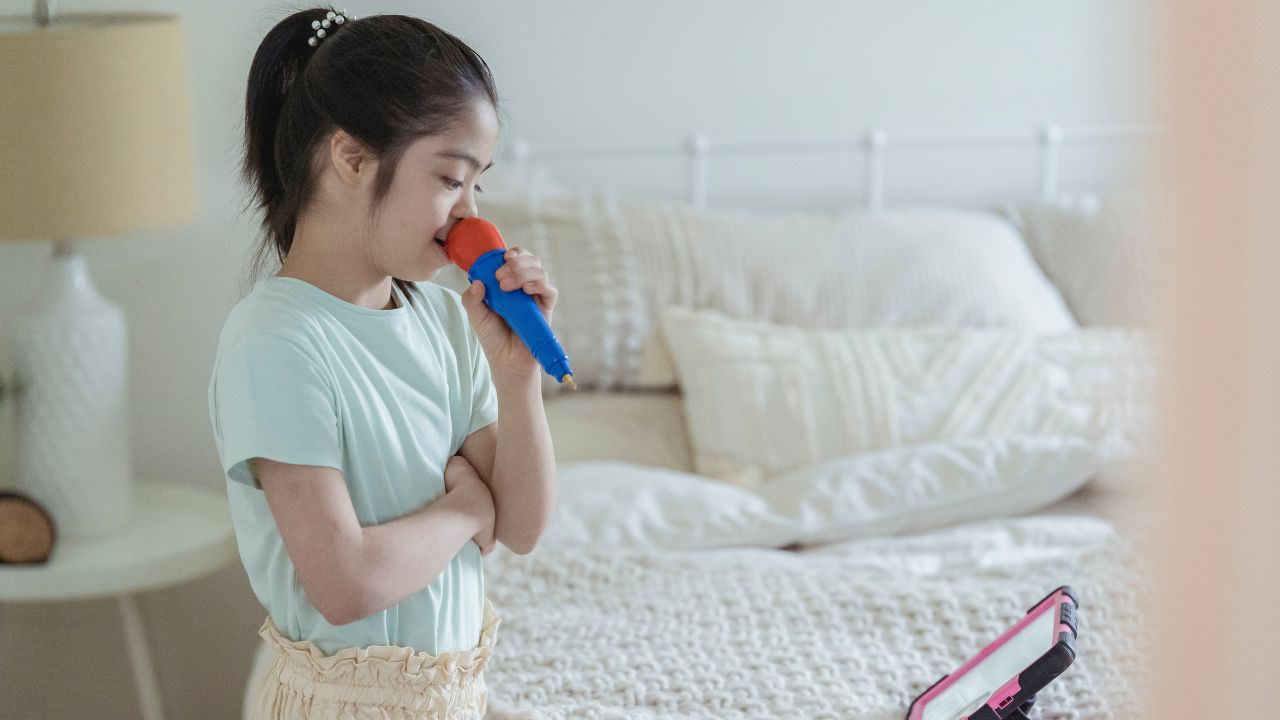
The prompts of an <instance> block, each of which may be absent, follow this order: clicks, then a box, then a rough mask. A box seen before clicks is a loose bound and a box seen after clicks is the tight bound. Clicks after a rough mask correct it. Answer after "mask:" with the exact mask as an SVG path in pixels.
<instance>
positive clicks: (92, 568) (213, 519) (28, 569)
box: [0, 482, 236, 720]
mask: <svg viewBox="0 0 1280 720" xmlns="http://www.w3.org/2000/svg"><path fill="white" fill-rule="evenodd" d="M134 493H135V495H134V505H133V512H132V515H131V516H130V518H129V522H128V524H126V525H125V526H124V527H122V528H120V529H119V530H117V531H114V532H111V533H107V534H104V535H96V536H92V537H84V538H66V539H64V538H58V540H57V542H56V544H55V545H54V547H53V554H52V556H51V557H50V559H49V562H48V563H46V564H44V565H0V602H53V601H63V600H86V599H90V598H99V597H110V596H115V598H116V604H117V606H118V607H119V610H120V620H121V622H122V623H123V626H124V637H125V642H126V643H127V644H128V649H129V660H130V662H131V663H132V665H133V677H134V683H135V686H136V689H137V692H138V702H139V704H140V706H141V708H142V717H143V718H144V720H162V718H163V716H164V711H163V706H162V704H161V702H160V687H159V684H158V683H157V682H156V674H155V667H154V665H153V664H152V660H151V650H150V647H149V646H148V645H147V638H146V632H145V630H144V627H143V623H142V616H141V614H140V613H139V612H138V603H137V595H138V593H142V592H145V591H147V590H155V589H157V588H162V587H168V586H170V585H177V584H179V583H183V582H187V581H189V580H194V579H196V578H198V577H200V576H202V575H205V574H208V573H210V572H212V571H214V570H217V569H218V568H220V567H222V566H223V565H225V564H226V563H228V562H230V561H231V560H233V559H235V557H236V545H235V535H234V532H233V530H232V526H231V515H230V512H229V510H228V509H227V500H226V497H225V496H224V495H222V494H221V493H215V492H212V491H209V490H204V489H201V488H196V487H190V486H187V485H178V484H174V483H161V482H137V483H135V484H134ZM55 522H56V519H55Z"/></svg>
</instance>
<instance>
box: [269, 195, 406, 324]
mask: <svg viewBox="0 0 1280 720" xmlns="http://www.w3.org/2000/svg"><path fill="white" fill-rule="evenodd" d="M356 232H357V231H356V229H355V228H343V227H340V226H338V225H336V224H334V223H329V222H327V221H326V222H318V221H317V219H316V218H313V217H311V216H310V215H308V214H305V213H304V214H303V215H301V216H300V217H299V218H298V223H297V226H296V227H295V229H294V233H293V243H292V244H291V245H290V247H289V254H288V255H286V256H285V259H284V262H283V263H281V265H280V271H279V272H277V273H276V276H277V277H291V278H296V279H298V280H302V281H304V282H307V283H310V284H311V285H314V286H316V287H318V288H320V289H321V290H324V291H325V292H327V293H329V294H330V295H333V296H334V297H337V298H339V299H341V300H345V301H346V302H349V303H351V304H352V305H359V306H360V307H366V308H370V309H374V310H390V309H393V308H395V307H397V305H396V301H395V294H394V293H393V292H392V290H391V285H392V279H391V276H390V275H382V274H380V273H378V272H377V270H375V269H373V268H372V267H370V264H369V259H368V257H366V256H364V255H363V254H362V253H361V252H360V248H363V247H365V246H366V244H365V243H362V242H359V241H355V240H353V238H355V237H356Z"/></svg>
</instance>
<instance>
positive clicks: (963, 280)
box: [437, 184, 1075, 392]
mask: <svg viewBox="0 0 1280 720" xmlns="http://www.w3.org/2000/svg"><path fill="white" fill-rule="evenodd" d="M531 187H532V189H531V190H530V191H529V192H527V193H523V194H521V193H515V194H510V193H508V194H504V195H503V197H501V198H486V200H485V201H484V203H483V204H482V206H481V208H480V212H481V214H482V215H483V216H485V217H487V218H488V219H490V220H492V221H493V222H494V223H495V224H496V225H497V226H498V228H499V229H500V230H501V231H502V233H503V236H504V237H505V238H506V240H507V243H508V244H509V245H522V246H524V247H527V248H529V249H530V250H532V251H533V252H534V253H535V254H537V255H538V256H539V257H540V258H541V259H542V263H543V266H544V267H545V268H546V269H547V272H548V274H549V275H550V277H551V280H552V282H553V283H555V284H556V286H557V287H558V288H559V289H560V298H559V300H558V302H557V305H556V311H555V318H554V320H553V322H552V328H553V329H554V330H555V332H556V335H557V336H558V337H559V338H560V340H561V343H562V344H563V345H564V348H565V351H566V352H567V353H568V355H569V359H570V363H571V364H572V366H573V369H574V374H575V379H576V380H577V382H578V384H579V385H581V386H582V387H584V388H587V389H595V390H629V389H639V388H667V389H671V388H673V387H674V385H675V377H674V375H673V374H672V372H671V370H670V368H669V366H667V365H668V364H669V360H668V359H667V351H666V349H665V348H663V347H662V346H661V345H655V344H654V343H653V339H654V337H655V335H656V334H657V330H658V324H659V320H660V313H661V311H662V309H663V308H664V307H667V306H668V305H679V306H683V307H696V308H708V309H714V310H719V311H721V312H724V313H725V314H727V315H729V316H731V317H738V318H753V319H761V320H768V321H771V322H778V323H786V324H790V325H797V326H804V327H822V328H847V327H866V326H903V325H916V324H936V325H966V326H969V325H973V326H986V327H1012V328H1020V329H1025V330H1038V331H1043V332H1053V331H1065V330H1069V329H1071V328H1074V327H1075V320H1074V319H1073V318H1072V316H1071V313H1070V311H1069V310H1068V309H1067V306H1066V304H1065V303H1064V302H1063V300H1062V297H1061V295H1060V294H1059V293H1058V291H1057V289H1056V288H1054V287H1053V285H1052V283H1050V282H1049V280H1048V279H1047V278H1046V277H1045V276H1044V273H1043V272H1042V271H1041V270H1040V268H1039V267H1038V266H1037V265H1036V263H1035V260H1034V259H1033V258H1032V257H1031V254H1030V253H1029V252H1028V250H1027V248H1026V245H1025V244H1024V243H1023V241H1022V238H1021V237H1019V236H1018V234H1017V232H1016V231H1015V230H1014V228H1013V226H1012V225H1010V224H1009V223H1008V221H1006V220H1005V219H1003V218H1001V217H1000V216H998V215H996V214H993V213H982V212H974V211H965V210H949V209H941V208H937V209H924V208H920V209H902V210H891V211H886V212H882V213H868V212H852V213H847V214H843V215H834V214H824V213H817V212H806V213H801V212H753V211H746V210H697V209H694V208H692V207H690V206H688V205H685V204H681V203H676V202H672V201H669V200H663V199H651V198H641V197H625V196H618V195H615V194H613V193H609V192H568V191H564V190H563V189H552V190H548V191H545V192H544V191H541V190H539V189H538V186H537V185H536V184H535V185H534V186H531ZM437 281H439V282H441V283H442V284H444V285H446V286H448V287H451V288H453V289H455V290H457V289H460V288H465V280H464V279H463V278H462V276H461V273H460V272H457V271H455V270H454V269H452V268H450V269H447V270H446V271H442V272H441V273H440V276H439V277H438V278H437ZM646 356H647V358H648V361H647V362H646V360H645V359H646ZM544 389H546V390H548V391H549V392H550V391H557V390H560V389H562V388H561V387H560V386H558V385H557V384H556V383H554V382H552V381H550V380H549V379H548V380H547V383H546V384H545V385H544Z"/></svg>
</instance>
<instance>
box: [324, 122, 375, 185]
mask: <svg viewBox="0 0 1280 720" xmlns="http://www.w3.org/2000/svg"><path fill="white" fill-rule="evenodd" d="M329 162H330V163H332V164H333V168H334V170H336V171H337V173H338V177H339V178H340V179H341V180H342V182H344V183H347V184H350V185H357V186H358V185H361V184H363V183H367V182H370V181H371V180H372V178H373V171H374V168H375V167H376V163H375V162H374V158H373V154H372V153H370V152H369V148H367V147H365V144H364V143H362V142H360V141H359V140H357V139H355V138H354V137H352V136H351V135H350V134H349V133H347V131H345V130H337V131H334V133H333V135H332V136H331V137H330V138H329Z"/></svg>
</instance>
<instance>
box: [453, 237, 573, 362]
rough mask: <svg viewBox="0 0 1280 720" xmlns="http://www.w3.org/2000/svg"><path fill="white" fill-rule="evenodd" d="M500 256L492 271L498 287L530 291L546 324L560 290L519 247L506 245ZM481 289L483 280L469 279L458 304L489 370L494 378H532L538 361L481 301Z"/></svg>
mask: <svg viewBox="0 0 1280 720" xmlns="http://www.w3.org/2000/svg"><path fill="white" fill-rule="evenodd" d="M504 257H505V259H506V263H505V264H504V265H503V266H502V267H500V268H498V271H497V272H496V273H494V277H495V278H497V280H498V284H499V287H501V288H502V289H503V290H515V289H516V288H521V289H523V290H524V292H525V293H526V294H529V295H532V296H533V299H534V301H535V302H536V303H537V304H538V309H539V310H541V311H542V316H543V317H544V318H546V320H547V323H548V324H550V323H551V314H552V310H553V309H554V308H555V306H556V297H557V296H558V295H559V294H560V291H559V290H556V288H555V286H554V285H552V284H551V282H550V280H549V279H548V278H547V273H546V271H545V270H543V269H542V261H541V260H539V259H538V258H537V256H535V255H534V254H533V253H531V252H529V251H528V250H525V249H523V248H519V247H513V248H510V249H508V250H507V252H506V255H505V256H504ZM484 293H485V287H484V283H482V282H480V281H479V280H477V281H475V282H473V283H471V287H469V288H467V291H466V292H465V293H463V294H462V306H463V308H465V309H466V311H467V319H468V320H469V321H470V323H471V327H472V328H473V329H474V330H475V331H476V336H477V337H478V338H479V339H480V347H481V348H483V349H484V354H485V357H486V358H488V360H489V370H490V372H491V373H492V375H493V376H494V380H495V382H502V381H507V380H516V381H527V380H528V379H529V378H533V380H534V381H535V382H536V381H537V378H538V372H539V371H540V370H541V368H540V367H539V365H538V361H537V360H535V359H534V357H533V354H532V353H530V352H529V349H528V348H526V347H525V346H524V343H523V342H521V341H520V336H519V335H516V334H515V333H514V332H512V330H511V328H509V327H507V323H506V322H505V321H504V320H503V319H502V317H501V316H500V315H498V314H497V313H495V312H493V311H492V310H490V309H489V308H488V306H486V305H485V304H484Z"/></svg>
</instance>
